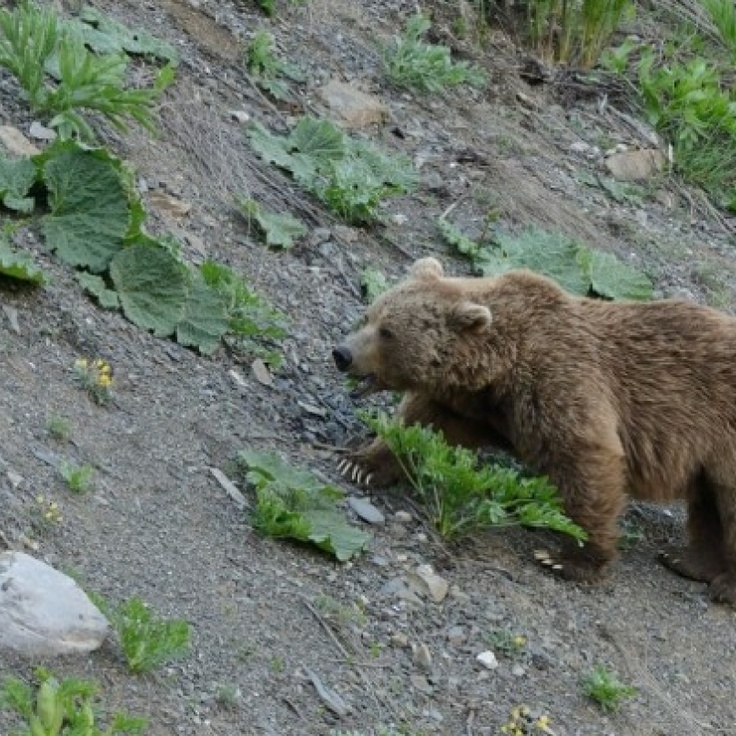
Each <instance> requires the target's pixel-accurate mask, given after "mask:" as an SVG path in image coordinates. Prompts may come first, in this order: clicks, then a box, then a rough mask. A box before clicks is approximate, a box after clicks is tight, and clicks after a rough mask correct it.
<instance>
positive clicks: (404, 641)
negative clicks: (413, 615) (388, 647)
mask: <svg viewBox="0 0 736 736" xmlns="http://www.w3.org/2000/svg"><path fill="white" fill-rule="evenodd" d="M391 643H392V644H395V645H396V646H397V647H401V648H402V649H406V648H407V647H408V646H409V637H408V636H407V635H406V634H404V633H403V632H401V631H397V632H396V633H395V634H393V635H392V636H391Z"/></svg>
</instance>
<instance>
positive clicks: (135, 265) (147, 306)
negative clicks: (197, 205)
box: [110, 245, 189, 337]
mask: <svg viewBox="0 0 736 736" xmlns="http://www.w3.org/2000/svg"><path fill="white" fill-rule="evenodd" d="M110 277H111V278H112V282H113V284H114V285H115V289H116V290H117V292H118V297H119V298H120V303H121V305H122V307H123V312H124V313H125V316H126V317H127V318H128V319H129V320H130V321H131V322H133V323H134V324H136V325H138V326H139V327H143V328H144V329H147V330H151V331H152V332H153V334H154V335H156V336H157V337H166V336H167V335H171V334H172V333H173V332H174V330H175V329H176V327H177V325H178V324H179V323H180V322H181V321H182V318H183V317H184V310H185V307H186V303H187V298H188V296H189V274H188V272H187V270H186V267H185V266H184V265H183V264H182V263H181V262H180V261H179V260H178V259H177V258H176V257H175V256H174V255H172V254H171V253H170V252H169V251H168V250H167V249H166V248H162V247H156V246H150V245H132V246H129V247H127V248H125V249H124V250H121V251H120V252H119V253H118V254H117V255H116V256H115V258H114V259H113V260H112V262H111V263H110Z"/></svg>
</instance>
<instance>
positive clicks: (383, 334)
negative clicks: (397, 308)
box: [378, 327, 394, 340]
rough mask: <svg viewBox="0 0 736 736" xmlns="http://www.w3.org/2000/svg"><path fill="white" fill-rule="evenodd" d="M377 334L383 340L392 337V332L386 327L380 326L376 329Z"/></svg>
mask: <svg viewBox="0 0 736 736" xmlns="http://www.w3.org/2000/svg"><path fill="white" fill-rule="evenodd" d="M378 334H379V335H380V336H381V337H382V338H383V339H384V340H390V339H391V338H393V336H394V333H393V332H391V330H389V328H388V327H381V328H379V330H378Z"/></svg>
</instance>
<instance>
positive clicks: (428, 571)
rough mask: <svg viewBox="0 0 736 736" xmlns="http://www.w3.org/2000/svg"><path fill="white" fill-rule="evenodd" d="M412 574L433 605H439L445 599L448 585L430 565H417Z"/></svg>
mask: <svg viewBox="0 0 736 736" xmlns="http://www.w3.org/2000/svg"><path fill="white" fill-rule="evenodd" d="M414 574H415V576H416V577H417V578H419V580H420V581H421V586H420V587H423V588H424V590H425V591H426V592H427V593H428V594H429V597H430V598H431V599H432V600H433V601H434V602H435V603H441V602H442V601H443V600H445V598H446V597H447V593H448V591H449V589H450V584H449V583H448V582H447V580H445V579H444V578H443V577H440V576H439V575H438V574H437V573H436V572H435V571H434V570H433V569H432V566H431V565H419V566H418V567H417V569H416V570H415V571H414Z"/></svg>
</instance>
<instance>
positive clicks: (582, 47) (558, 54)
mask: <svg viewBox="0 0 736 736" xmlns="http://www.w3.org/2000/svg"><path fill="white" fill-rule="evenodd" d="M528 12H529V35H530V37H531V42H532V44H533V45H534V46H535V47H536V49H537V50H538V51H539V52H540V53H541V54H542V55H543V56H545V57H547V58H548V59H551V60H553V61H557V62H564V63H567V64H575V65H578V66H582V67H584V68H589V67H591V66H593V65H594V64H595V63H596V62H597V61H598V59H599V57H600V55H601V53H602V52H603V50H604V49H605V48H606V46H607V45H608V43H609V41H610V39H611V37H612V36H613V34H614V33H615V32H616V30H617V29H618V27H619V25H620V24H621V23H622V21H624V20H625V19H627V18H629V17H631V16H632V15H633V13H634V4H633V3H632V2H631V0H586V2H567V0H532V2H530V3H529V6H528Z"/></svg>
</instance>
